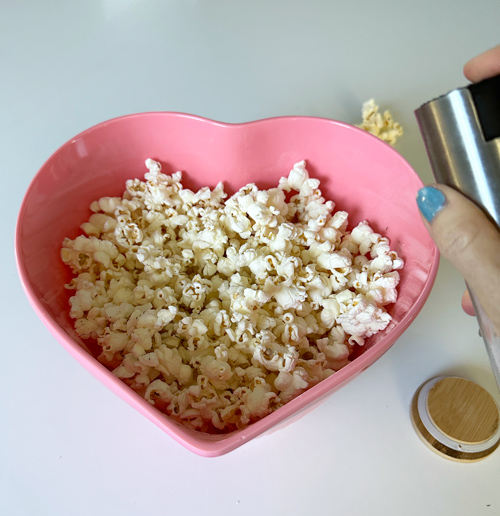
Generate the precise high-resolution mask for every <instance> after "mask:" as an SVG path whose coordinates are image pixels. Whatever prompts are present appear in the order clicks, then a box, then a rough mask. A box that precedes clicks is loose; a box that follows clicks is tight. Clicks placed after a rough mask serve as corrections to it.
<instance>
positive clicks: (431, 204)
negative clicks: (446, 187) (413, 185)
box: [417, 186, 446, 222]
mask: <svg viewBox="0 0 500 516" xmlns="http://www.w3.org/2000/svg"><path fill="white" fill-rule="evenodd" d="M417 204H418V209H419V210H420V213H421V214H422V215H423V216H424V217H425V218H426V219H427V221H428V222H432V219H433V218H434V217H435V216H436V215H437V214H438V213H439V212H440V211H441V210H442V209H443V208H444V205H445V204H446V197H445V196H444V193H443V192H442V191H441V190H438V189H437V188H434V187H433V186H424V187H423V188H421V189H420V190H419V191H418V194H417Z"/></svg>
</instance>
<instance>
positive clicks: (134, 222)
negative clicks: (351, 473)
mask: <svg viewBox="0 0 500 516" xmlns="http://www.w3.org/2000/svg"><path fill="white" fill-rule="evenodd" d="M366 109H368V108H366ZM374 109H375V108H373V109H372V111H373V110H374ZM375 115H376V109H375V110H374V111H373V112H372V114H371V115H370V117H369V119H370V120H372V121H374V123H376V124H378V120H379V119H378V118H377V116H375ZM378 117H380V115H378ZM382 120H384V119H382ZM377 127H378V126H377ZM384 127H385V126H384ZM382 129H383V128H381V130H382ZM384 130H385V129H384ZM146 167H147V169H148V172H147V173H146V174H145V180H144V181H142V180H139V179H131V180H129V181H127V182H126V190H125V193H124V195H123V197H121V198H119V197H103V198H102V199H100V200H98V201H95V202H93V203H92V205H91V210H92V211H93V214H92V215H91V216H90V218H89V220H88V221H87V222H85V223H84V224H82V226H81V228H82V230H83V232H84V233H85V234H84V235H81V236H78V237H77V238H75V239H74V240H70V239H65V240H64V242H63V247H62V250H61V258H62V260H63V262H64V263H65V264H67V265H68V267H69V268H70V269H71V270H72V272H73V274H74V277H73V279H72V280H71V282H70V283H69V284H68V285H66V287H67V288H68V289H69V290H74V291H75V292H74V295H72V296H71V297H70V300H69V304H70V316H71V317H72V318H73V319H75V330H76V332H77V334H78V335H79V336H80V337H81V338H82V339H93V340H94V341H96V342H97V344H98V345H99V346H100V347H101V349H102V352H101V354H100V355H99V357H98V359H99V360H100V361H101V362H102V363H103V364H104V365H106V367H108V368H109V369H110V370H112V371H113V373H114V374H115V375H116V376H117V377H118V378H120V379H122V381H124V382H125V383H126V384H127V385H129V386H130V387H131V388H132V389H134V390H136V391H137V392H138V393H139V394H140V395H141V396H143V397H144V398H145V399H146V400H147V401H148V402H149V403H151V404H152V405H154V406H156V407H157V408H158V409H159V410H161V411H163V412H164V413H166V414H167V415H169V416H170V417H171V418H173V419H175V420H176V421H178V422H180V423H182V424H184V425H186V426H188V427H190V428H192V429H195V430H199V431H203V432H209V433H210V432H229V431H232V430H234V429H236V428H243V427H245V426H246V425H249V424H251V423H253V422H254V421H256V420H258V419H260V418H262V417H265V416H266V415H267V414H269V413H271V412H272V411H274V410H276V409H278V408H279V407H281V406H283V405H284V404H285V403H287V402H289V401H290V400H292V399H293V398H295V397H296V396H298V395H299V394H301V393H302V392H304V390H306V389H308V388H310V387H311V386H313V385H315V384H316V383H318V382H320V381H322V380H323V379H325V378H327V377H328V376H330V375H331V374H334V373H335V371H338V370H339V369H341V368H342V367H344V366H345V365H347V364H348V363H349V357H350V355H351V353H352V351H353V349H354V347H355V346H363V345H364V343H365V340H366V339H367V338H369V337H371V336H372V335H375V334H376V333H377V332H379V331H381V330H383V329H385V328H386V327H387V325H388V324H389V322H390V320H391V317H390V315H389V314H388V313H387V311H386V309H385V307H386V306H387V305H388V304H391V303H394V302H396V300H397V286H398V283H399V272H398V271H399V270H400V269H401V268H402V267H403V265H404V262H403V260H402V259H401V258H400V257H399V256H398V255H397V254H396V253H395V252H394V251H392V250H391V248H390V243H389V240H388V239H387V238H385V237H383V236H382V235H380V234H378V233H376V232H375V231H373V229H372V228H371V227H370V226H369V224H368V222H367V221H362V222H361V223H359V224H358V225H357V226H356V227H354V228H353V229H352V231H348V230H347V227H348V214H347V213H346V212H344V211H334V209H335V204H334V203H333V202H332V201H326V200H325V199H324V198H323V197H322V194H321V191H320V190H319V186H320V184H319V181H318V180H317V179H314V178H310V177H309V173H308V171H307V169H306V164H305V162H304V161H301V162H299V163H296V164H295V165H294V167H293V168H292V170H291V171H290V174H289V175H288V177H285V178H281V179H280V181H279V185H278V187H277V188H271V189H269V190H259V189H258V188H257V186H256V185H254V184H249V185H247V186H245V187H243V188H241V189H240V190H239V191H238V192H237V193H236V194H234V195H233V196H232V197H230V198H227V195H226V193H225V192H224V187H223V185H222V184H221V183H219V184H218V185H217V186H216V187H215V189H213V190H210V189H209V188H202V189H200V190H199V191H198V192H193V191H191V190H188V189H186V188H183V186H182V184H181V180H182V174H181V173H180V172H176V173H175V174H172V175H171V176H167V175H165V174H162V172H161V165H160V163H158V162H156V161H154V160H151V159H148V160H147V161H146ZM286 194H289V195H288V197H287V196H286ZM226 198H227V199H226ZM287 199H289V200H288V201H287Z"/></svg>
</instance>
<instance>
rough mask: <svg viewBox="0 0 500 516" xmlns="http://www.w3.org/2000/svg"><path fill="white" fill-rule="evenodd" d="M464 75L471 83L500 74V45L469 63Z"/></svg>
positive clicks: (465, 66) (466, 64)
mask: <svg viewBox="0 0 500 516" xmlns="http://www.w3.org/2000/svg"><path fill="white" fill-rule="evenodd" d="M463 73H464V75H465V77H466V78H467V79H468V80H469V81H471V82H479V81H482V80H484V79H488V78H489V77H494V76H495V75H498V74H500V45H497V46H496V47H493V48H490V49H489V50H486V52H483V53H482V54H479V55H478V56H476V57H473V58H472V59H470V60H469V61H467V63H465V65H464V67H463Z"/></svg>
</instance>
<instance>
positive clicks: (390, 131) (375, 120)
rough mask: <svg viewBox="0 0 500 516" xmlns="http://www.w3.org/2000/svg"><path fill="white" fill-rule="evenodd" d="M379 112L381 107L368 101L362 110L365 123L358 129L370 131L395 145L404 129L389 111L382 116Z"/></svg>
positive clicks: (371, 100) (372, 101)
mask: <svg viewBox="0 0 500 516" xmlns="http://www.w3.org/2000/svg"><path fill="white" fill-rule="evenodd" d="M378 110H379V107H378V106H377V104H375V101H374V100H373V99H370V100H368V101H366V102H365V103H364V104H363V108H362V110H361V116H362V117H363V122H362V123H361V124H360V125H358V126H357V127H359V128H360V129H364V130H365V131H368V132H369V133H371V134H373V135H375V136H377V137H378V138H380V139H381V140H384V141H385V142H387V143H388V144H390V145H394V144H395V143H396V141H397V140H398V139H399V138H400V137H401V136H402V135H403V128H402V127H401V125H400V124H398V123H397V122H395V121H394V120H393V118H392V115H391V113H390V112H389V111H384V113H383V114H380V113H379V112H378Z"/></svg>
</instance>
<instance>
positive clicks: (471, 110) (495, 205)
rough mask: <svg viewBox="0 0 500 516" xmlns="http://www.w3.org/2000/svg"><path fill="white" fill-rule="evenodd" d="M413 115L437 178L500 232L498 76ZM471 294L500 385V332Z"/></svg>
mask: <svg viewBox="0 0 500 516" xmlns="http://www.w3.org/2000/svg"><path fill="white" fill-rule="evenodd" d="M415 115H416V117H417V121H418V124H419V128H420V132H421V134H422V137H423V139H424V143H425V147H426V150H427V154H428V156H429V160H430V163H431V167H432V171H433V174H434V177H435V179H436V181H437V182H438V183H441V184H445V185H448V186H451V187H453V188H455V189H457V190H459V191H460V192H461V193H463V194H464V195H466V196H467V197H469V198H470V199H471V200H472V201H474V202H475V203H476V204H477V205H478V206H479V207H481V208H482V209H483V211H484V212H485V213H486V214H487V215H488V216H489V217H490V218H491V220H492V221H493V222H494V223H495V224H496V226H497V228H499V231H500V75H499V76H497V77H493V78H490V79H486V80H484V81H481V82H478V83H476V84H471V85H469V86H466V87H463V88H458V89H456V90H453V91H451V92H449V93H447V94H446V95H443V96H441V97H438V98H436V99H434V100H431V101H429V102H427V103H425V104H423V105H422V106H420V107H419V108H418V109H417V110H416V111H415ZM499 260H500V256H499ZM469 291H470V289H469ZM470 294H471V298H472V303H473V305H474V309H475V311H476V315H477V318H478V323H479V327H480V330H481V335H482V337H483V339H484V342H485V345H486V349H487V351H488V355H489V358H490V361H491V366H492V369H493V372H494V374H495V378H496V381H497V384H498V386H499V388H500V336H499V335H497V333H496V331H495V328H494V327H493V325H492V324H491V322H490V320H489V319H488V317H487V316H486V314H485V312H484V311H483V309H482V308H481V306H480V304H479V302H478V300H477V297H476V296H475V294H474V292H470Z"/></svg>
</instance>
